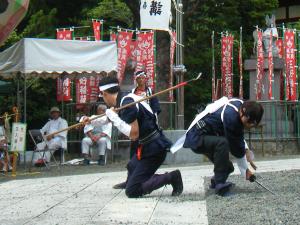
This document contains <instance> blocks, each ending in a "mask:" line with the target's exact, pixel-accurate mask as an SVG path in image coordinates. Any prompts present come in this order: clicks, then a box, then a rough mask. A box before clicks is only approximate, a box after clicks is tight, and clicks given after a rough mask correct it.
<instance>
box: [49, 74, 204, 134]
mask: <svg viewBox="0 0 300 225" xmlns="http://www.w3.org/2000/svg"><path fill="white" fill-rule="evenodd" d="M201 76H202V73H199V74H198V76H197V77H196V78H194V79H191V80H188V81H184V82H181V83H179V84H177V85H176V86H173V87H170V88H168V89H166V90H162V91H160V92H157V93H155V94H153V95H150V96H148V97H145V98H142V99H140V100H138V101H135V102H132V103H129V104H127V105H124V106H121V107H119V108H116V109H114V110H115V111H116V112H118V111H120V110H122V109H125V108H128V107H130V106H133V105H135V104H137V103H139V102H143V101H147V100H149V99H151V98H153V97H156V96H158V95H161V94H164V93H167V92H169V91H171V90H174V89H177V88H180V87H183V86H185V85H187V84H188V83H190V82H193V81H196V80H199V79H200V77H201ZM105 115H106V114H105V113H103V114H101V115H98V116H95V117H93V118H90V121H92V120H95V119H99V118H101V117H103V116H105ZM83 125H85V122H80V123H77V124H74V125H72V126H69V127H67V128H65V129H62V130H59V131H56V132H53V133H51V134H48V135H45V136H44V138H46V139H47V138H48V137H51V136H54V135H56V134H59V133H61V132H64V131H68V130H71V129H73V128H76V127H79V126H83Z"/></svg>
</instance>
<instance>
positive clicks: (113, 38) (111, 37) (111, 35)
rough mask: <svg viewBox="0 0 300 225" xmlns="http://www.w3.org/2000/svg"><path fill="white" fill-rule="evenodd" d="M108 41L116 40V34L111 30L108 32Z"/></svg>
mask: <svg viewBox="0 0 300 225" xmlns="http://www.w3.org/2000/svg"><path fill="white" fill-rule="evenodd" d="M110 41H117V34H116V33H115V32H113V31H111V32H110Z"/></svg>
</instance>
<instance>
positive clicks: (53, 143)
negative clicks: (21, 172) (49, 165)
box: [34, 107, 68, 164]
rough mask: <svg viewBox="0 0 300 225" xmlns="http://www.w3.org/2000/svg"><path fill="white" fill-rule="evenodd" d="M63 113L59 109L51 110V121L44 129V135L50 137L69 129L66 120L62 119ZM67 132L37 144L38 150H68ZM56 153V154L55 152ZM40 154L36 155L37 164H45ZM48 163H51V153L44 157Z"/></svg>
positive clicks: (53, 108) (42, 131) (42, 130)
mask: <svg viewBox="0 0 300 225" xmlns="http://www.w3.org/2000/svg"><path fill="white" fill-rule="evenodd" d="M60 115H61V112H60V110H59V108H58V107H52V108H51V109H50V117H51V119H50V120H49V121H48V122H47V123H46V124H45V126H43V127H42V129H41V133H42V134H43V135H49V134H52V133H54V132H56V131H59V130H62V129H65V128H67V127H68V123H67V121H66V120H65V119H63V118H61V116H60ZM67 134H68V132H67V131H64V132H61V133H59V134H56V135H50V136H48V137H47V140H46V142H41V143H39V144H37V148H38V149H40V150H43V149H45V148H46V147H47V148H48V149H53V150H54V151H56V150H58V149H60V148H63V149H66V148H67ZM53 153H54V152H53ZM40 157H41V156H40V154H35V160H34V162H35V164H39V163H43V160H41V159H40ZM43 157H44V159H45V160H46V162H50V159H51V154H50V152H45V154H44V155H43Z"/></svg>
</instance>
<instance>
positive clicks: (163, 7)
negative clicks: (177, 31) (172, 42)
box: [140, 0, 171, 31]
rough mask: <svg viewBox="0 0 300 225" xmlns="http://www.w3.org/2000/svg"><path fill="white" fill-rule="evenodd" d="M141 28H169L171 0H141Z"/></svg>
mask: <svg viewBox="0 0 300 225" xmlns="http://www.w3.org/2000/svg"><path fill="white" fill-rule="evenodd" d="M140 2H141V5H140V17H141V29H152V30H166V31H168V30H169V24H170V17H171V0H141V1H140Z"/></svg>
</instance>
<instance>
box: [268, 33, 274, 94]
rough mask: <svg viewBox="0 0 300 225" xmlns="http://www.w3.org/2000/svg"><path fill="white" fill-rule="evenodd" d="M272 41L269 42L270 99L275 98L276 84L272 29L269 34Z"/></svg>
mask: <svg viewBox="0 0 300 225" xmlns="http://www.w3.org/2000/svg"><path fill="white" fill-rule="evenodd" d="M269 38H270V42H269V50H268V62H269V71H268V72H269V77H268V79H269V92H268V95H269V100H274V96H273V85H274V66H273V35H272V31H271V34H270V36H269Z"/></svg>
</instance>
